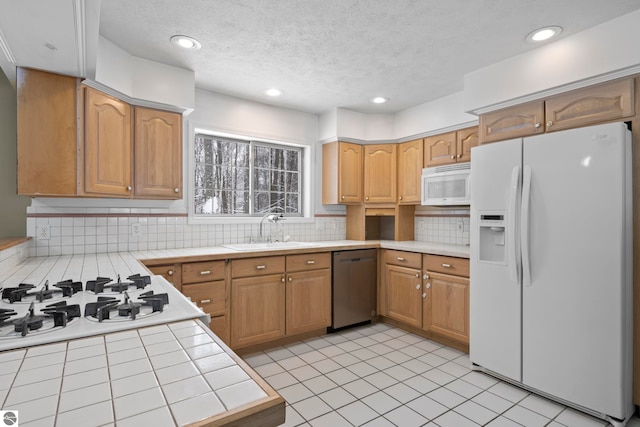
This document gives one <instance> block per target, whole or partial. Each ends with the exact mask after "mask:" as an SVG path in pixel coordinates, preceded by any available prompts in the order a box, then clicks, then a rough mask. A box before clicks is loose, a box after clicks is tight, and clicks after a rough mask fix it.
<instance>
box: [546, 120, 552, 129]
mask: <svg viewBox="0 0 640 427" xmlns="http://www.w3.org/2000/svg"><path fill="white" fill-rule="evenodd" d="M552 125H553V122H552V121H551V120H549V121H548V122H547V127H548V128H550V127H551V126H552Z"/></svg>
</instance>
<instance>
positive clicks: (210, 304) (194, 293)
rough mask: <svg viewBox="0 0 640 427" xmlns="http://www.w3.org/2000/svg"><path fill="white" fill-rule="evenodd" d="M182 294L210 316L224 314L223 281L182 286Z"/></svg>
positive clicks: (224, 293)
mask: <svg viewBox="0 0 640 427" xmlns="http://www.w3.org/2000/svg"><path fill="white" fill-rule="evenodd" d="M182 293H183V294H184V295H186V296H188V297H189V298H191V300H192V301H193V302H195V303H196V304H197V305H198V307H200V308H202V309H203V310H204V311H205V312H206V313H209V314H210V315H211V316H215V315H220V314H224V311H225V310H224V308H225V296H226V292H225V286H224V280H216V281H215V282H204V283H194V284H191V285H182Z"/></svg>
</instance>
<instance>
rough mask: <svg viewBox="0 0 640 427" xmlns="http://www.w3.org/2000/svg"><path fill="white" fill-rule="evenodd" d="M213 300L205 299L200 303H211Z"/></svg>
mask: <svg viewBox="0 0 640 427" xmlns="http://www.w3.org/2000/svg"><path fill="white" fill-rule="evenodd" d="M210 302H211V300H210V299H203V300H201V301H200V304H209V303H210Z"/></svg>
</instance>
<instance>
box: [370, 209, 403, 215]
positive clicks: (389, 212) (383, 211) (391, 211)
mask: <svg viewBox="0 0 640 427" xmlns="http://www.w3.org/2000/svg"><path fill="white" fill-rule="evenodd" d="M395 214H396V209H395V208H366V209H365V210H364V215H365V216H395Z"/></svg>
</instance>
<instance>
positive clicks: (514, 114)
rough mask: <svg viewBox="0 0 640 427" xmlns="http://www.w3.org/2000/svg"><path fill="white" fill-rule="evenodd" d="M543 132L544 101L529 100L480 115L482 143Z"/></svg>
mask: <svg viewBox="0 0 640 427" xmlns="http://www.w3.org/2000/svg"><path fill="white" fill-rule="evenodd" d="M543 132H544V101H535V102H529V103H527V104H522V105H517V106H515V107H510V108H505V109H503V110H497V111H492V112H490V113H486V114H482V115H480V142H481V143H482V144H484V143H486V142H494V141H500V140H503V139H511V138H518V137H523V136H532V135H536V134H539V133H543Z"/></svg>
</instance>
